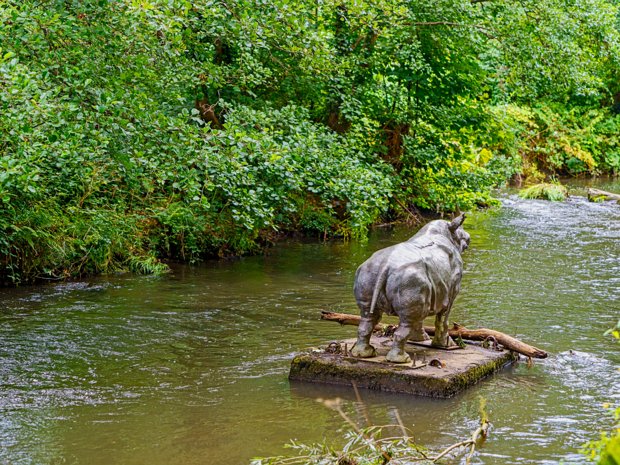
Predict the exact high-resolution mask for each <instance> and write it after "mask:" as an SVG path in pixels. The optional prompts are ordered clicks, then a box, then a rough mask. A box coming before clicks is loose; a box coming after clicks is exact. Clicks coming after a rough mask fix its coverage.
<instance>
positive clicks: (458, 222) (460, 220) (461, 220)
mask: <svg viewBox="0 0 620 465" xmlns="http://www.w3.org/2000/svg"><path fill="white" fill-rule="evenodd" d="M464 222H465V213H461V214H460V215H459V216H457V217H456V218H454V219H453V220H452V221H451V222H450V224H449V225H448V229H450V231H451V232H455V231H456V230H457V229H458V228H459V227H460V226H461V225H462V224H463V223H464Z"/></svg>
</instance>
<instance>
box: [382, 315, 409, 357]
mask: <svg viewBox="0 0 620 465" xmlns="http://www.w3.org/2000/svg"><path fill="white" fill-rule="evenodd" d="M411 331H412V328H411V326H410V325H409V324H408V323H403V322H402V321H401V322H400V324H399V325H398V328H397V329H396V331H395V332H394V342H393V343H392V348H391V349H390V351H389V352H388V353H387V355H386V356H385V359H386V360H387V361H388V362H392V363H408V362H410V361H411V357H409V354H408V353H407V352H405V343H406V342H407V339H409V335H410V334H411Z"/></svg>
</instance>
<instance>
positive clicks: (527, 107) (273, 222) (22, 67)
mask: <svg viewBox="0 0 620 465" xmlns="http://www.w3.org/2000/svg"><path fill="white" fill-rule="evenodd" d="M617 13H618V8H617V6H615V5H614V4H613V3H611V2H608V1H607V0H587V1H584V2H577V3H575V2H566V1H565V0H543V1H542V2H541V1H538V2H533V1H529V0H528V1H525V2H518V3H514V2H507V1H503V0H501V1H498V2H473V3H472V2H470V1H469V0H459V1H457V2H454V1H448V0H439V1H435V0H434V1H431V0H423V1H420V2H413V3H395V2H392V1H388V0H379V1H373V2H370V1H366V0H363V1H360V2H319V3H317V2H316V1H315V0H312V1H310V0H293V1H288V0H287V1H284V0H261V1H260V2H257V1H253V0H230V1H226V2H223V1H221V0H200V1H196V2H188V1H187V0H170V1H169V0H165V1H164V0H140V1H133V0H131V1H130V0H106V1H90V0H89V1H83V2H64V1H60V0H43V1H35V0H23V1H22V0H20V1H17V0H7V1H4V2H2V3H0V23H1V24H2V25H3V27H2V28H0V154H1V157H0V281H2V282H20V281H24V280H32V279H37V278H57V277H64V276H68V275H73V274H82V273H100V272H108V271H114V270H120V269H131V270H137V271H139V272H161V271H162V270H164V269H165V266H164V265H162V264H161V263H160V262H159V261H158V260H160V259H163V258H172V259H182V260H187V261H195V260H199V259H202V258H204V257H208V256H217V255H220V256H221V255H228V254H242V253H247V252H252V251H256V250H258V249H259V248H260V247H262V246H264V245H265V244H266V243H268V242H269V241H270V240H271V239H272V238H273V237H274V235H276V234H279V233H283V232H286V231H289V230H303V231H306V232H309V233H320V234H321V235H323V236H327V235H339V236H342V237H356V238H360V239H363V238H364V237H365V234H366V231H367V228H368V226H369V225H371V224H372V223H373V222H375V221H378V220H379V219H380V217H381V215H384V214H386V213H387V214H389V215H390V216H391V217H394V216H396V215H397V214H398V210H399V209H400V208H401V207H400V206H402V205H404V206H405V207H406V208H408V207H409V206H412V205H414V206H417V207H419V208H421V209H426V210H433V211H438V212H446V211H451V210H457V209H461V210H464V209H469V208H474V207H477V206H487V205H493V204H494V203H495V200H494V199H493V197H492V190H493V188H495V187H496V186H501V185H502V184H504V183H505V182H506V181H507V180H508V179H509V178H510V177H512V176H514V175H517V174H519V173H520V172H521V171H526V174H532V175H533V176H538V177H540V178H541V179H542V178H544V177H545V176H546V175H551V174H567V173H568V174H580V173H592V174H593V173H601V172H609V173H618V172H619V171H620V141H619V140H618V134H619V133H620V131H618V129H620V128H619V127H618V122H617V118H616V117H615V116H614V114H613V113H612V112H610V111H609V109H607V108H601V107H600V106H601V102H603V103H605V104H606V105H611V104H612V103H613V101H612V100H613V99H612V98H611V97H610V96H611V95H613V94H615V93H616V92H618V91H619V90H620V89H617V88H616V87H617V82H619V81H618V79H617V77H618V76H617V69H620V68H619V67H618V66H617V65H618V63H617V57H618V56H620V54H618V31H617V29H616V16H617ZM594 18H595V20H594ZM535 99H537V100H535ZM534 102H535V103H534ZM390 209H391V210H392V211H390Z"/></svg>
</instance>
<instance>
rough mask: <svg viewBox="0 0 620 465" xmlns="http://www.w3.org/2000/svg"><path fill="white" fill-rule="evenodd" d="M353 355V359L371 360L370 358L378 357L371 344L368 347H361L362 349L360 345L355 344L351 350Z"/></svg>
mask: <svg viewBox="0 0 620 465" xmlns="http://www.w3.org/2000/svg"><path fill="white" fill-rule="evenodd" d="M351 355H352V356H353V357H359V358H370V357H376V356H377V351H376V350H375V348H374V347H373V346H371V345H370V344H368V345H366V346H361V347H360V346H359V345H358V344H355V345H354V346H353V348H352V349H351Z"/></svg>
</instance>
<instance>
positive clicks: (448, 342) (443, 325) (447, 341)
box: [431, 308, 456, 347]
mask: <svg viewBox="0 0 620 465" xmlns="http://www.w3.org/2000/svg"><path fill="white" fill-rule="evenodd" d="M449 315H450V309H449V308H448V309H447V310H445V311H443V312H440V313H438V314H437V316H435V335H434V336H433V340H432V342H431V345H432V346H434V347H450V346H454V345H456V344H455V342H454V341H453V340H452V338H451V337H450V334H449V333H448V316H449Z"/></svg>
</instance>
